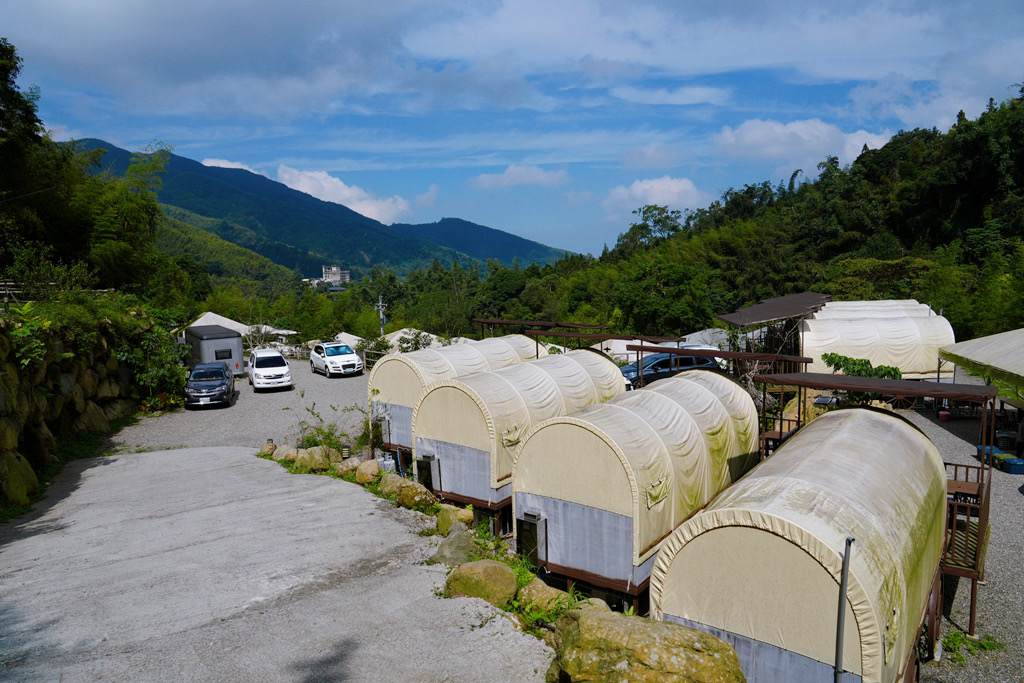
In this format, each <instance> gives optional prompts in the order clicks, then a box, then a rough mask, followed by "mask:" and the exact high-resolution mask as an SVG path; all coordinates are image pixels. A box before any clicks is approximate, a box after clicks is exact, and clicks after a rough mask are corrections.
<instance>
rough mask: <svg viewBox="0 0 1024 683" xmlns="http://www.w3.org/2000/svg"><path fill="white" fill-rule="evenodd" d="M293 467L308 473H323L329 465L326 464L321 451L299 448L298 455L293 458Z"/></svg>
mask: <svg viewBox="0 0 1024 683" xmlns="http://www.w3.org/2000/svg"><path fill="white" fill-rule="evenodd" d="M295 466H296V467H302V468H305V469H307V470H309V471H310V472H323V471H324V470H327V469H330V467H331V463H330V462H328V460H327V458H326V456H324V453H323V451H322V450H316V449H313V448H300V449H299V452H298V455H296V456H295Z"/></svg>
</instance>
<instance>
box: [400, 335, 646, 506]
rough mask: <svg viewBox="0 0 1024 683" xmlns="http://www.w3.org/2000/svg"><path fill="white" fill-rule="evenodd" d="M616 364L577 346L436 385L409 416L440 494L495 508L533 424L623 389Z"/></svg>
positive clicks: (504, 499) (418, 452) (503, 500)
mask: <svg viewBox="0 0 1024 683" xmlns="http://www.w3.org/2000/svg"><path fill="white" fill-rule="evenodd" d="M625 390H626V386H625V380H624V379H623V377H622V373H621V372H619V368H618V366H616V365H615V363H614V362H613V361H612V360H611V359H610V358H608V356H606V355H604V354H603V353H600V352H596V351H593V350H590V349H579V350H575V351H569V352H567V353H563V354H557V355H553V356H548V357H546V358H541V359H539V360H535V361H530V362H528V363H520V364H518V365H511V366H508V367H504V368H501V369H498V370H492V371H488V372H477V373H472V374H469V375H464V376H461V377H456V378H453V379H446V380H440V381H437V382H434V383H432V384H431V385H430V386H428V387H427V388H426V390H425V391H424V392H423V395H422V397H421V398H420V400H419V401H418V402H417V404H416V407H415V409H414V411H413V416H412V435H413V443H414V445H415V449H414V455H415V457H416V458H420V459H426V460H427V461H428V462H430V468H431V473H432V474H431V481H432V484H433V488H434V490H435V491H436V492H438V493H439V494H440V495H441V496H442V497H446V498H450V499H452V500H458V501H461V502H466V503H472V504H473V505H476V506H481V507H486V508H490V509H498V508H500V507H504V506H505V505H506V504H507V503H508V502H509V498H510V496H511V476H512V461H513V457H514V454H515V451H516V449H517V448H518V447H519V443H520V441H521V439H522V438H523V437H524V436H525V435H526V433H527V432H528V431H529V430H530V428H531V427H533V425H534V424H536V423H538V422H540V421H542V420H544V419H546V418H549V417H553V416H556V415H568V414H571V413H574V412H577V411H579V410H582V409H583V408H586V407H587V406H589V405H592V404H594V403H601V402H603V401H606V400H608V399H609V398H611V397H613V396H617V395H618V394H621V393H623V392H625Z"/></svg>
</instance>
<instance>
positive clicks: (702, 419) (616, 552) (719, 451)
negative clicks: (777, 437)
mask: <svg viewBox="0 0 1024 683" xmlns="http://www.w3.org/2000/svg"><path fill="white" fill-rule="evenodd" d="M738 434H739V435H740V436H737V435H738ZM757 458H758V433H757V412H756V410H755V408H754V403H753V400H752V399H751V398H750V396H749V395H748V394H747V392H746V391H745V390H744V389H743V388H742V387H741V386H740V385H739V384H737V383H736V382H733V381H732V380H730V379H728V378H726V377H724V376H722V375H719V374H717V373H715V372H711V371H706V370H691V371H688V372H685V373H682V374H680V375H677V376H675V377H672V378H669V379H664V380H661V381H659V382H655V383H653V384H651V385H650V386H649V387H648V388H645V389H640V390H637V391H633V392H629V393H627V394H624V395H622V396H617V397H615V398H613V399H611V400H609V401H608V402H607V403H604V404H602V405H595V406H591V407H590V408H587V409H586V410H583V411H581V412H579V413H575V414H572V415H568V416H564V417H555V418H551V419H549V420H545V421H544V422H542V423H540V424H539V425H537V426H536V427H535V428H534V429H533V431H532V432H531V433H530V434H529V435H528V436H527V438H526V439H525V441H524V442H523V445H522V446H521V447H520V450H519V453H518V454H517V456H516V462H515V467H514V469H513V476H512V489H513V506H514V518H515V520H516V529H517V532H518V531H519V529H520V528H521V527H522V526H523V525H524V522H526V523H528V524H542V525H543V526H544V532H543V534H544V536H545V538H546V543H544V544H543V547H538V549H537V557H536V558H535V559H536V560H537V562H538V564H540V565H541V566H543V567H544V568H545V569H546V570H547V571H550V572H553V573H556V574H560V575H563V576H568V577H571V578H577V579H582V580H586V581H588V582H590V583H594V584H596V585H601V586H604V587H607V588H613V589H615V590H619V591H621V592H625V593H633V594H635V593H636V592H638V591H639V590H640V589H641V588H642V587H643V586H644V585H646V582H647V579H648V577H649V576H650V572H651V566H652V565H653V563H654V558H655V553H656V552H657V549H658V547H659V545H660V543H661V542H662V541H663V540H664V538H665V537H666V536H667V535H668V534H669V533H670V532H671V531H672V530H673V529H674V528H675V527H676V526H678V525H679V524H681V523H682V522H683V520H685V519H686V518H687V517H689V516H690V515H691V514H692V513H693V512H694V511H696V510H697V509H698V508H700V507H701V506H702V505H704V504H705V503H706V502H707V501H708V500H709V499H710V498H711V497H712V496H714V495H715V494H716V493H718V492H719V491H720V490H722V489H723V488H725V487H726V486H728V485H729V484H731V483H732V482H733V481H734V480H735V479H736V478H738V477H739V476H742V474H743V473H745V472H746V470H747V469H749V468H750V467H752V466H753V464H754V463H756V462H757ZM535 534H536V532H535V531H532V532H531V533H530V537H531V538H533V537H535ZM524 546H527V547H528V546H529V543H521V544H520V547H524Z"/></svg>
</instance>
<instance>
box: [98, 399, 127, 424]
mask: <svg viewBox="0 0 1024 683" xmlns="http://www.w3.org/2000/svg"><path fill="white" fill-rule="evenodd" d="M134 412H135V402H134V401H130V400H129V399H127V398H118V399H115V400H113V401H111V402H109V403H107V404H106V405H104V406H103V414H104V415H106V416H107V419H108V420H120V419H121V418H122V417H128V416H129V415H131V414H132V413H134Z"/></svg>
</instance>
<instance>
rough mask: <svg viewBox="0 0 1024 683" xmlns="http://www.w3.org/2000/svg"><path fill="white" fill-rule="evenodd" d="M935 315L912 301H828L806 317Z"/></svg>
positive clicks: (920, 316)
mask: <svg viewBox="0 0 1024 683" xmlns="http://www.w3.org/2000/svg"><path fill="white" fill-rule="evenodd" d="M930 315H935V311H933V310H932V307H931V306H929V305H928V304H922V303H918V302H917V301H916V300H914V299H898V300H888V301H829V302H828V303H827V304H825V305H824V306H822V307H821V308H820V309H818V310H817V311H815V312H813V313H811V314H810V315H809V316H808V317H809V318H812V319H814V320H823V319H825V318H926V317H928V316H930Z"/></svg>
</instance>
